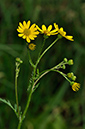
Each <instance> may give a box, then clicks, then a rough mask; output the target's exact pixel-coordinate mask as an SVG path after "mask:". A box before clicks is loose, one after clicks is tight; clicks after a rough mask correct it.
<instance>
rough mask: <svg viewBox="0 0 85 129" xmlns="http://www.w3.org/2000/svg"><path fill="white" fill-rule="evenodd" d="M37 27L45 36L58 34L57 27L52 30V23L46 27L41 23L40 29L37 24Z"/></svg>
mask: <svg viewBox="0 0 85 129" xmlns="http://www.w3.org/2000/svg"><path fill="white" fill-rule="evenodd" d="M36 27H37V29H38V30H39V31H40V32H41V33H42V34H45V35H47V36H51V35H56V34H58V32H57V31H58V29H57V28H55V29H54V30H52V25H49V26H48V28H46V26H45V25H42V29H40V28H39V27H38V26H37V25H36Z"/></svg>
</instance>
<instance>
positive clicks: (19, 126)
mask: <svg viewBox="0 0 85 129" xmlns="http://www.w3.org/2000/svg"><path fill="white" fill-rule="evenodd" d="M31 96H32V89H31V91H30V94H29V97H28V100H27V104H26V107H25V110H24V112H23V115H22V117H21V121H19V124H18V128H17V129H20V128H21V125H22V121H23V119H24V118H25V115H26V112H27V110H28V107H29V104H30V101H31Z"/></svg>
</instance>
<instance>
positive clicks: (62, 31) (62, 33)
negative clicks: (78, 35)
mask: <svg viewBox="0 0 85 129" xmlns="http://www.w3.org/2000/svg"><path fill="white" fill-rule="evenodd" d="M54 27H55V28H57V29H58V33H59V34H60V35H61V36H62V37H65V38H66V39H68V40H70V41H74V39H73V36H69V35H66V32H65V31H64V30H63V28H62V27H61V28H60V29H59V28H58V25H57V24H56V23H54Z"/></svg>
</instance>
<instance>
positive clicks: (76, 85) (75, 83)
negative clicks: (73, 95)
mask: <svg viewBox="0 0 85 129" xmlns="http://www.w3.org/2000/svg"><path fill="white" fill-rule="evenodd" d="M79 89H80V83H77V82H74V83H73V84H72V90H73V91H78V90H79Z"/></svg>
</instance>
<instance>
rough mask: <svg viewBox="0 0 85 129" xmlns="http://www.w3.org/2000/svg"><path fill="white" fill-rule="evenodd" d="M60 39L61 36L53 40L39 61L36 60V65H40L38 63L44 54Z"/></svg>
mask: <svg viewBox="0 0 85 129" xmlns="http://www.w3.org/2000/svg"><path fill="white" fill-rule="evenodd" d="M58 40H59V38H57V39H55V41H54V42H52V44H51V45H50V46H49V47H48V48H47V49H45V50H44V52H43V53H42V54H41V56H40V57H39V58H38V60H37V62H36V66H37V65H38V63H39V62H40V60H41V58H42V57H43V56H44V54H45V53H46V52H47V51H48V50H49V49H50V48H51V47H52V46H53V45H54V44H55V43H56V42H57V41H58Z"/></svg>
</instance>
